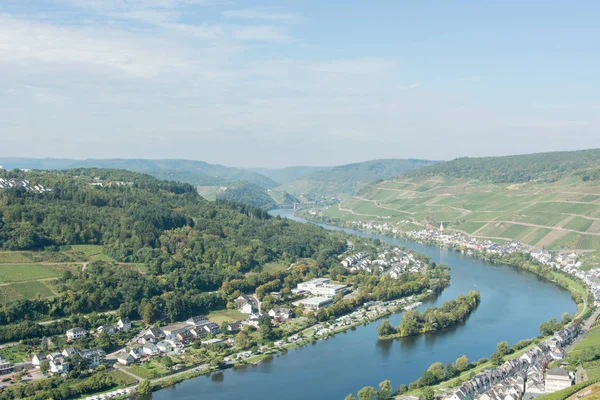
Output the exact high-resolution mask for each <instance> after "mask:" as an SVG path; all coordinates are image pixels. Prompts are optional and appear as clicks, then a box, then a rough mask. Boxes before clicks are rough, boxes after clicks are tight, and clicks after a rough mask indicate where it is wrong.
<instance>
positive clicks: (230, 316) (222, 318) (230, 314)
mask: <svg viewBox="0 0 600 400" xmlns="http://www.w3.org/2000/svg"><path fill="white" fill-rule="evenodd" d="M207 317H208V319H209V320H211V321H212V322H214V323H216V324H218V325H221V324H222V323H223V322H235V321H239V320H242V319H246V318H247V317H248V316H247V315H246V314H243V313H241V312H239V311H237V310H227V309H224V310H218V311H211V312H210V313H209V314H208V315H207Z"/></svg>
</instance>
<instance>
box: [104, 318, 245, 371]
mask: <svg viewBox="0 0 600 400" xmlns="http://www.w3.org/2000/svg"><path fill="white" fill-rule="evenodd" d="M230 327H231V329H233V328H234V327H233V326H232V324H230V325H229V326H228V330H229V329H230ZM220 331H221V328H220V327H219V325H217V324H216V323H214V322H211V321H209V320H208V318H207V317H205V316H203V315H198V316H194V317H190V318H189V319H188V320H187V321H185V322H180V323H176V324H171V325H168V326H163V327H160V328H159V327H151V328H149V329H148V330H146V331H145V332H144V333H143V335H141V336H140V337H139V338H138V339H137V341H136V343H135V344H134V345H132V346H130V350H129V351H128V352H126V351H122V352H119V353H117V354H116V355H115V358H116V360H117V362H118V363H120V364H123V365H129V364H132V363H134V362H136V361H138V360H142V359H148V358H151V357H154V356H157V355H160V354H168V353H173V352H178V351H179V350H181V349H182V348H184V347H185V346H187V345H189V344H191V343H192V342H194V341H196V340H202V339H207V340H203V341H202V343H203V344H217V343H221V342H222V341H223V340H221V339H210V338H208V336H209V335H215V334H217V333H219V332H220Z"/></svg>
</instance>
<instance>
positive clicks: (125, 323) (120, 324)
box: [117, 318, 131, 331]
mask: <svg viewBox="0 0 600 400" xmlns="http://www.w3.org/2000/svg"><path fill="white" fill-rule="evenodd" d="M117 328H119V330H121V331H128V330H130V329H131V321H130V320H129V318H121V319H120V320H118V321H117Z"/></svg>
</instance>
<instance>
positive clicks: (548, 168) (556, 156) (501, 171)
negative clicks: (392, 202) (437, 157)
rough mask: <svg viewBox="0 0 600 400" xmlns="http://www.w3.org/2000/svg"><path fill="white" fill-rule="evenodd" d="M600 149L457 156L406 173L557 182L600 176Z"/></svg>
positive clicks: (503, 180)
mask: <svg viewBox="0 0 600 400" xmlns="http://www.w3.org/2000/svg"><path fill="white" fill-rule="evenodd" d="M599 160H600V149H592V150H579V151H563V152H552V153H536V154H525V155H514V156H505V157H480V158H470V157H463V158H457V159H455V160H452V161H448V162H444V163H439V164H434V165H430V166H426V167H423V168H420V169H417V170H414V171H411V172H408V173H407V174H406V175H407V176H409V177H413V178H425V177H429V176H445V177H448V178H455V179H478V180H480V181H482V182H485V183H521V182H528V181H532V180H535V181H541V182H554V181H556V180H558V179H561V178H564V177H567V176H577V177H578V178H580V179H581V180H582V181H589V180H597V179H600V161H599Z"/></svg>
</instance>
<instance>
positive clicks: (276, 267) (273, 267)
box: [262, 262, 288, 273]
mask: <svg viewBox="0 0 600 400" xmlns="http://www.w3.org/2000/svg"><path fill="white" fill-rule="evenodd" d="M287 268H288V266H287V265H284V264H280V263H276V262H270V263H266V264H265V265H263V268H262V269H263V271H265V272H269V273H272V272H281V271H285V270H286V269H287Z"/></svg>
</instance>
